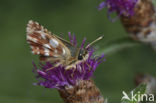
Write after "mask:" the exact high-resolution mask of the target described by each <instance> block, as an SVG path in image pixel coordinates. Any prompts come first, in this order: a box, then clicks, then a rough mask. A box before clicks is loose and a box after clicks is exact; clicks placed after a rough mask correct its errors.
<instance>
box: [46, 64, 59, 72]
mask: <svg viewBox="0 0 156 103" xmlns="http://www.w3.org/2000/svg"><path fill="white" fill-rule="evenodd" d="M61 64H62V62H60V63H57V64H56V65H54V66H53V67H51V68H48V69H46V72H47V71H49V70H52V69H54V68H55V67H58V66H59V65H61Z"/></svg>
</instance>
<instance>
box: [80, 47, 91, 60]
mask: <svg viewBox="0 0 156 103" xmlns="http://www.w3.org/2000/svg"><path fill="white" fill-rule="evenodd" d="M88 55H89V54H88V51H87V50H85V49H80V51H79V54H78V60H84V59H87V58H88Z"/></svg>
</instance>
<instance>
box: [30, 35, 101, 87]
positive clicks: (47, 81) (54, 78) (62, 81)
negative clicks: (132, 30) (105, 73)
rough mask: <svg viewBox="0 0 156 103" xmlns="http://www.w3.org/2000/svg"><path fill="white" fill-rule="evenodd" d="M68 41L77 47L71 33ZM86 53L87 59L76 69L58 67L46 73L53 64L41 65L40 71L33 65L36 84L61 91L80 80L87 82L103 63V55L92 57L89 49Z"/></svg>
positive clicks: (91, 50) (91, 51)
mask: <svg viewBox="0 0 156 103" xmlns="http://www.w3.org/2000/svg"><path fill="white" fill-rule="evenodd" d="M69 39H70V41H71V43H72V44H74V45H75V46H76V45H77V41H76V37H75V35H73V37H72V36H71V33H69ZM85 40H86V39H84V40H83V43H82V45H81V48H83V47H84V43H85ZM88 52H89V57H88V59H87V60H86V61H82V62H80V63H79V64H77V65H76V69H74V68H73V69H69V70H65V67H64V66H62V65H60V66H57V67H54V68H53V69H51V70H48V71H47V69H49V68H52V67H53V64H51V63H49V62H46V63H45V64H42V65H41V69H38V68H37V67H36V65H35V64H34V63H33V64H34V67H35V70H34V72H35V74H37V79H38V83H36V84H37V85H40V86H44V87H46V88H56V89H59V90H61V89H65V88H69V87H72V86H74V85H76V84H77V83H79V82H80V81H82V80H89V79H90V78H91V77H92V76H93V73H94V71H95V69H96V68H97V66H98V65H99V64H100V63H101V62H103V60H104V55H102V56H100V57H93V53H94V50H93V49H91V48H89V49H88Z"/></svg>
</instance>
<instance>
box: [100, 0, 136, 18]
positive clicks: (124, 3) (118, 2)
mask: <svg viewBox="0 0 156 103" xmlns="http://www.w3.org/2000/svg"><path fill="white" fill-rule="evenodd" d="M137 1H138V0H105V1H103V2H101V3H100V4H99V7H98V9H99V10H102V9H103V8H108V15H110V13H112V12H117V14H118V15H119V16H120V15H124V16H132V15H133V14H134V7H135V5H136V3H137Z"/></svg>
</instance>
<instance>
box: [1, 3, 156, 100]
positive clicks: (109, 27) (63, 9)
mask: <svg viewBox="0 0 156 103" xmlns="http://www.w3.org/2000/svg"><path fill="white" fill-rule="evenodd" d="M99 3H100V1H99V0H0V47H1V49H0V81H1V83H0V103H62V100H61V98H60V97H59V94H58V92H57V90H50V89H45V88H43V87H39V86H33V85H32V84H33V83H34V82H36V80H35V78H34V74H33V73H32V68H33V66H32V61H35V62H36V63H37V61H38V57H37V56H34V55H32V54H31V53H30V50H29V45H28V44H27V43H26V32H25V31H26V24H27V22H28V20H30V19H32V20H34V21H38V22H39V23H40V24H42V25H44V26H45V27H46V28H48V29H49V30H50V31H52V32H53V33H55V34H58V35H59V34H61V33H62V34H63V37H64V38H66V39H67V37H68V36H67V33H68V32H69V31H71V32H74V33H75V34H76V36H77V38H78V40H79V43H81V42H80V41H82V40H83V37H87V42H90V41H92V40H94V39H95V38H97V37H99V36H100V35H102V34H104V36H105V37H104V39H103V40H102V41H101V43H102V44H103V43H105V42H107V41H111V40H115V39H118V38H122V37H126V36H127V34H126V32H125V31H124V28H123V27H122V25H121V24H120V21H119V20H118V21H116V22H115V23H111V22H110V21H108V19H107V17H106V11H105V10H103V11H98V10H97V6H98V4H99ZM106 59H107V61H106V62H104V63H103V64H101V65H100V66H99V67H98V69H97V70H96V72H95V77H96V78H94V79H95V82H96V84H97V86H98V87H99V88H100V90H101V92H102V94H103V95H104V97H105V98H108V101H109V103H119V102H120V100H121V97H122V91H123V90H125V91H130V90H132V89H133V88H134V87H135V85H134V83H133V78H134V75H135V74H136V73H138V72H143V73H149V74H151V75H153V76H156V69H155V67H156V62H155V61H156V53H155V52H153V51H152V49H151V48H150V47H147V46H136V47H132V48H127V49H125V50H122V51H120V52H118V53H114V54H112V55H109V56H107V55H106Z"/></svg>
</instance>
